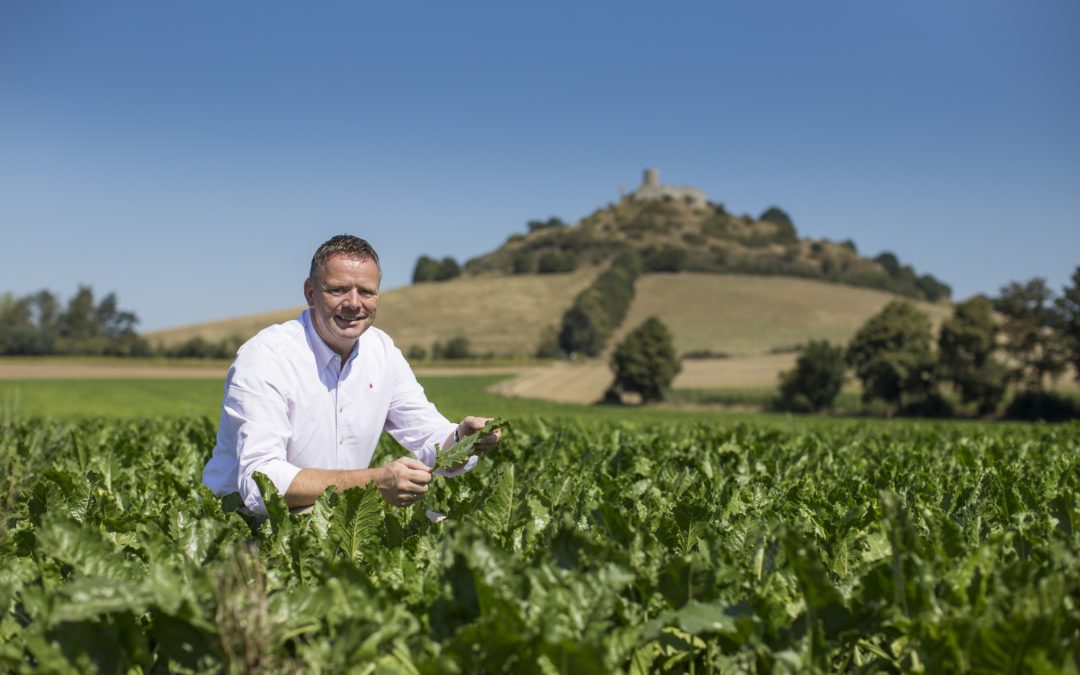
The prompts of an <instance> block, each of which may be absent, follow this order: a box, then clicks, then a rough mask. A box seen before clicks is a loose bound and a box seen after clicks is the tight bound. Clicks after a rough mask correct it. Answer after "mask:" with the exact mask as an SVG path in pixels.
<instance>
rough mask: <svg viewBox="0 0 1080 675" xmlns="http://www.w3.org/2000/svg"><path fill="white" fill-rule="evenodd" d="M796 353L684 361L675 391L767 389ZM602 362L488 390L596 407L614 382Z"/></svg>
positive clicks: (546, 369) (541, 372) (540, 372)
mask: <svg viewBox="0 0 1080 675" xmlns="http://www.w3.org/2000/svg"><path fill="white" fill-rule="evenodd" d="M795 357H796V355H795V354H763V355H759V356H746V357H741V358H732V359H710V360H684V361H683V368H682V372H681V373H679V376H678V377H676V378H675V383H674V386H675V387H676V388H678V389H769V388H772V387H775V386H777V382H778V376H779V373H780V372H781V371H783V370H787V369H789V368H791V367H792V365H793V364H794V363H795ZM613 377H614V376H613V375H612V372H611V369H610V368H609V367H608V365H607V364H606V363H604V362H602V361H589V362H585V363H557V364H554V365H550V366H542V367H535V368H531V369H529V370H526V371H524V372H522V373H521V374H520V375H518V376H517V377H516V378H514V379H512V380H504V381H502V382H497V383H495V384H494V385H492V386H491V387H489V388H488V391H490V392H491V393H493V394H498V395H500V396H510V397H514V398H538V399H544V400H548V401H559V402H562V403H595V402H596V401H599V400H600V398H601V397H602V396H603V395H604V390H605V389H607V387H608V385H610V384H611V381H612V379H613Z"/></svg>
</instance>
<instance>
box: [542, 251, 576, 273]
mask: <svg viewBox="0 0 1080 675" xmlns="http://www.w3.org/2000/svg"><path fill="white" fill-rule="evenodd" d="M576 269H577V258H575V257H574V256H573V254H571V253H565V252H563V251H544V252H543V253H541V254H540V258H539V259H538V260H537V262H536V271H537V272H538V273H540V274H559V273H562V272H573V271H574V270H576Z"/></svg>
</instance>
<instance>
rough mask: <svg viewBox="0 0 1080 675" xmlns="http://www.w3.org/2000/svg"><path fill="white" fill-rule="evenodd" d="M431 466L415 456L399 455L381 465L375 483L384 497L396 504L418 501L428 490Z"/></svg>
mask: <svg viewBox="0 0 1080 675" xmlns="http://www.w3.org/2000/svg"><path fill="white" fill-rule="evenodd" d="M429 483H431V468H430V467H429V466H428V465H426V464H424V463H423V462H421V461H420V460H418V459H416V458H415V457H399V458H397V459H395V460H394V461H392V462H390V463H389V464H386V465H384V466H383V467H381V471H380V473H379V477H378V478H377V479H376V480H375V484H376V485H377V486H378V487H379V492H381V493H382V497H383V499H385V500H386V501H388V502H390V503H391V504H393V505H394V506H408V505H409V504H414V503H416V501H417V500H419V499H420V498H421V497H423V496H424V494H425V493H426V492H427V491H428V484H429Z"/></svg>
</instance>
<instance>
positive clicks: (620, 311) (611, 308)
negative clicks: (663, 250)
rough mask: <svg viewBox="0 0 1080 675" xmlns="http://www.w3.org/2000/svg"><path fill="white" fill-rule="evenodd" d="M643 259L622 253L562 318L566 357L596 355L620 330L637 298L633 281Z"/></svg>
mask: <svg viewBox="0 0 1080 675" xmlns="http://www.w3.org/2000/svg"><path fill="white" fill-rule="evenodd" d="M640 274H641V260H640V258H638V256H637V254H635V253H633V252H630V251H628V252H625V253H621V254H619V255H618V256H616V258H615V259H614V260H613V261H612V263H611V267H609V268H608V269H607V270H605V271H604V272H603V273H601V274H600V276H598V277H597V278H596V281H594V282H593V283H592V284H591V285H590V286H589V287H588V288H586V289H585V290H584V291H582V292H581V293H580V294H579V295H578V296H577V298H575V299H574V304H573V305H572V306H571V307H570V309H568V310H567V311H566V314H564V315H563V319H562V326H561V327H560V329H559V347H560V348H561V349H562V350H563V351H564V352H566V353H567V354H576V353H581V354H586V355H588V356H596V355H598V354H599V353H600V352H601V351H603V349H604V346H605V345H606V344H607V341H608V338H610V337H611V334H612V333H614V332H615V329H616V328H618V327H619V324H621V323H622V320H623V319H624V318H625V317H626V312H627V310H629V309H630V301H631V300H633V299H634V282H635V281H636V280H637V278H638V275H640Z"/></svg>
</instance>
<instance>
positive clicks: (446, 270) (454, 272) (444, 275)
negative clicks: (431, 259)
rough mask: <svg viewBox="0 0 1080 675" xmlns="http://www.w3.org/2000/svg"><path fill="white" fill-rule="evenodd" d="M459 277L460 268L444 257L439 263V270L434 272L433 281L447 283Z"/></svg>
mask: <svg viewBox="0 0 1080 675" xmlns="http://www.w3.org/2000/svg"><path fill="white" fill-rule="evenodd" d="M460 276H461V266H460V265H458V262H457V261H456V260H454V259H453V258H451V257H450V256H446V257H445V258H443V259H442V260H440V261H439V269H438V270H436V271H435V281H447V280H448V279H454V278H457V277H460Z"/></svg>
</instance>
